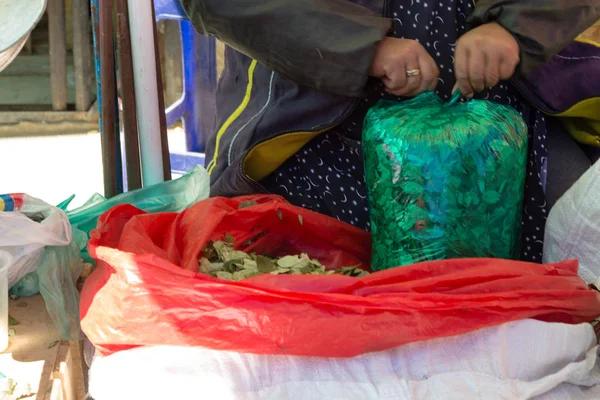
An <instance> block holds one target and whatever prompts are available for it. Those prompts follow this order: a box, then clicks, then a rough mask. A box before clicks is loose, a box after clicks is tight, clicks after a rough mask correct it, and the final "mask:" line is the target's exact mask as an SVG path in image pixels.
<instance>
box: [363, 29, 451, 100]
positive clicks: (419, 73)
mask: <svg viewBox="0 0 600 400" xmlns="http://www.w3.org/2000/svg"><path fill="white" fill-rule="evenodd" d="M439 74H440V71H439V69H438V67H437V65H436V63H435V61H434V60H433V58H432V57H431V56H430V55H429V53H428V52H427V50H425V48H424V47H423V46H421V44H420V43H419V42H417V41H415V40H406V39H395V38H390V37H386V38H384V39H383V40H382V41H381V42H379V45H378V47H377V51H376V53H375V58H374V59H373V62H372V64H371V75H372V76H375V77H377V78H380V79H381V80H382V81H383V84H384V85H385V87H386V90H387V92H388V93H391V94H393V95H396V96H416V95H417V94H419V93H422V92H424V91H426V90H434V89H435V88H436V86H437V83H438V77H439Z"/></svg>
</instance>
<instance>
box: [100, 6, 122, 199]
mask: <svg viewBox="0 0 600 400" xmlns="http://www.w3.org/2000/svg"><path fill="white" fill-rule="evenodd" d="M98 11H99V12H98V14H99V17H100V24H99V25H100V26H99V29H98V31H99V37H98V42H99V50H100V51H99V53H100V54H99V56H100V57H99V58H100V76H101V82H100V86H101V91H102V105H101V109H102V129H101V140H102V166H103V172H104V193H105V196H106V197H113V196H115V195H116V194H117V193H118V188H117V172H118V171H117V140H116V139H117V131H116V127H115V121H116V118H117V116H116V97H117V93H116V84H115V54H114V36H113V20H112V1H111V0H102V1H100V2H99V10H98Z"/></svg>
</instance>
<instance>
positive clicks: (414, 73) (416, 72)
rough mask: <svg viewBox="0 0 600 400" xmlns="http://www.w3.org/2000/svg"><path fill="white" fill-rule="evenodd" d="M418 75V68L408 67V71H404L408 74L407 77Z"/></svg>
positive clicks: (419, 71) (419, 73)
mask: <svg viewBox="0 0 600 400" xmlns="http://www.w3.org/2000/svg"><path fill="white" fill-rule="evenodd" d="M419 75H421V70H420V69H409V70H408V71H406V76H408V77H409V78H412V77H415V76H419Z"/></svg>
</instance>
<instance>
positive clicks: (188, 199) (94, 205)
mask: <svg viewBox="0 0 600 400" xmlns="http://www.w3.org/2000/svg"><path fill="white" fill-rule="evenodd" d="M209 190H210V179H209V177H208V174H207V172H206V170H205V169H204V168H203V167H201V166H199V165H198V166H196V167H194V168H193V169H191V170H190V171H188V172H187V173H186V174H185V175H183V176H182V177H180V178H179V179H175V180H172V181H167V182H162V183H158V184H156V185H152V186H148V187H146V188H142V189H138V190H133V191H131V192H127V193H123V194H120V195H117V196H115V197H113V198H111V199H108V200H107V199H106V198H104V197H103V196H101V195H100V194H98V193H96V194H95V195H93V196H92V197H91V198H90V199H89V200H88V201H87V202H86V203H85V204H84V205H82V206H81V207H79V208H76V209H73V210H70V211H67V216H68V217H69V222H70V223H71V226H72V227H73V230H74V234H75V230H77V231H81V232H83V233H84V234H85V235H86V237H87V238H88V239H89V234H90V231H91V230H92V229H94V228H96V225H97V223H98V218H99V217H100V215H102V214H103V213H104V212H105V211H108V210H109V209H110V208H112V207H114V206H116V205H118V204H131V205H134V206H136V207H137V208H140V209H142V210H144V211H147V212H150V213H156V212H179V211H183V210H185V209H186V208H188V207H189V206H191V205H193V204H196V203H197V202H199V201H201V200H204V199H207V198H208V195H209ZM70 199H72V197H71V198H70ZM69 202H70V200H69V199H67V200H65V201H64V202H62V203H61V205H62V206H63V207H67V206H68V203H69ZM81 256H82V258H83V259H84V261H86V262H89V263H93V260H92V258H91V257H90V256H89V254H88V252H87V245H86V246H85V248H84V249H83V250H82V252H81Z"/></svg>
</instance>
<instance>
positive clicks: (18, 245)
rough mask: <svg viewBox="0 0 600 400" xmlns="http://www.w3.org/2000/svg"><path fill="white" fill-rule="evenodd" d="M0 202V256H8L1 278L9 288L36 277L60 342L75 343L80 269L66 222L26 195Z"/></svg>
mask: <svg viewBox="0 0 600 400" xmlns="http://www.w3.org/2000/svg"><path fill="white" fill-rule="evenodd" d="M0 200H2V202H1V205H2V210H3V212H0V250H2V251H3V252H4V253H5V254H7V255H8V256H7V257H3V258H2V259H3V260H4V262H2V263H0V273H5V274H7V277H8V288H10V287H11V286H13V285H14V284H16V283H17V282H18V281H19V280H20V279H22V278H23V277H25V276H27V275H28V274H31V273H34V274H35V275H36V276H37V279H38V281H39V287H40V292H41V294H42V296H43V297H44V300H45V302H46V309H47V310H48V313H49V314H50V317H51V318H52V320H53V322H54V323H55V325H56V327H57V329H58V330H59V332H60V334H61V337H62V338H63V339H69V340H78V339H79V336H80V329H79V292H78V290H77V288H76V286H75V282H76V281H77V279H78V277H79V275H80V274H81V271H82V268H83V265H82V263H81V257H80V255H79V251H80V248H79V244H78V242H77V240H74V239H73V233H72V229H71V225H70V224H69V219H68V218H67V216H66V214H65V212H64V211H62V210H60V209H58V208H57V207H53V206H51V205H50V204H47V203H45V202H43V201H42V200H39V199H36V198H34V197H31V196H28V195H25V194H11V195H1V196H0ZM0 295H2V296H7V293H4V294H0Z"/></svg>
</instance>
